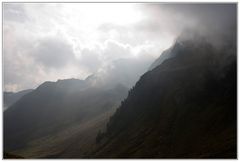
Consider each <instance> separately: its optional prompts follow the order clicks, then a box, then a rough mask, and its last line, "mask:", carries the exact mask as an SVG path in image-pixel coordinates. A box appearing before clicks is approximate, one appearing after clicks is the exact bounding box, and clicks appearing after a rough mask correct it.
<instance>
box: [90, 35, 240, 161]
mask: <svg viewBox="0 0 240 162" xmlns="http://www.w3.org/2000/svg"><path fill="white" fill-rule="evenodd" d="M154 67H155V68H154ZM236 67H237V66H236V45H235V44H231V43H230V44H226V45H225V46H224V47H222V48H221V49H216V48H215V47H213V46H211V45H210V44H209V43H207V41H205V40H204V39H202V38H199V39H194V40H188V41H187V40H182V41H180V40H177V42H176V44H175V45H174V46H173V47H171V48H170V49H169V50H167V51H165V52H164V53H163V54H162V55H161V56H160V58H159V59H157V60H156V62H155V63H154V64H153V65H152V66H151V68H150V69H152V70H151V71H149V72H147V73H145V74H144V75H143V76H142V77H141V78H140V80H139V81H138V82H137V83H136V85H135V87H134V88H133V89H131V90H130V92H129V94H128V97H127V98H126V99H125V100H124V101H123V102H122V103H121V106H120V107H119V108H118V109H117V111H116V113H115V114H114V115H113V116H112V117H111V118H110V121H109V122H108V124H107V130H106V131H105V132H103V133H100V134H98V137H97V138H96V142H97V143H98V144H97V145H98V146H97V148H96V149H95V151H93V152H91V153H89V154H88V156H86V157H93V156H94V157H97V158H236V149H237V144H236V141H237V140H236V138H237V127H236V124H237V123H236V122H237V108H236V94H237V91H236V84H237V83H236V81H237V77H236Z"/></svg>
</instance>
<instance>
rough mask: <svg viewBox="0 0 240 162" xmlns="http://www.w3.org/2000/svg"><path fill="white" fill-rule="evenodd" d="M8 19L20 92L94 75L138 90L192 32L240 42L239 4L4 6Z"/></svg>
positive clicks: (11, 65)
mask: <svg viewBox="0 0 240 162" xmlns="http://www.w3.org/2000/svg"><path fill="white" fill-rule="evenodd" d="M123 12H124V13H123ZM3 16H4V20H3V59H4V89H5V90H12V91H18V90H22V89H27V88H35V87H36V86H38V85H39V84H41V83H42V82H44V81H56V80H58V79H64V78H73V77H74V78H79V79H84V78H86V77H87V76H88V75H91V74H96V75H102V76H104V77H105V79H103V80H105V81H106V80H107V79H108V81H109V82H121V83H123V84H126V85H128V86H133V84H134V83H135V81H137V79H138V77H139V76H140V75H142V74H143V73H144V72H145V71H146V69H148V66H149V65H150V64H151V62H153V61H154V59H156V58H157V57H159V55H160V54H161V52H162V51H163V50H165V49H166V48H168V47H170V46H171V45H172V43H173V42H174V41H175V40H176V38H177V37H179V35H180V34H181V33H183V32H184V31H185V32H184V33H188V32H186V31H188V30H187V29H194V30H197V31H198V32H199V33H201V34H205V35H206V36H207V38H208V39H209V41H211V42H213V43H215V44H221V43H222V42H224V41H222V40H234V38H235V41H236V4H161V3H149V4H148V3H146V4H129V3H126V4H121V5H120V4H97V3H96V4H82V3H69V4H68V3H56V4H55V3H51V4H49V3H40V4H38V3H4V4H3ZM222 35H227V36H228V37H229V39H223V37H222ZM224 38H226V36H225V37H224ZM106 82H107V81H106Z"/></svg>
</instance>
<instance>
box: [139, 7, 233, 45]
mask: <svg viewBox="0 0 240 162" xmlns="http://www.w3.org/2000/svg"><path fill="white" fill-rule="evenodd" d="M142 7H143V8H144V9H146V11H147V12H148V13H149V15H150V16H149V17H150V18H149V19H146V20H145V21H143V22H142V23H140V24H139V26H138V29H139V30H147V31H150V32H155V31H158V30H162V29H163V30H164V29H165V32H169V33H175V34H181V33H183V32H184V33H185V34H187V32H188V31H190V30H192V31H195V32H198V33H199V34H201V35H203V36H204V37H206V38H208V39H209V40H210V41H211V42H212V43H214V44H216V43H222V42H221V41H222V40H223V41H224V39H223V38H222V37H225V38H226V37H232V38H233V39H234V36H236V22H237V21H236V19H237V5H236V4H233V3H232V4H211V3H207V4H203V3H200V4H196V3H192V4H159V5H156V4H149V5H143V6H142ZM230 39H231V38H230Z"/></svg>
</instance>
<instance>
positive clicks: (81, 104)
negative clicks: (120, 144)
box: [4, 79, 127, 157]
mask: <svg viewBox="0 0 240 162" xmlns="http://www.w3.org/2000/svg"><path fill="white" fill-rule="evenodd" d="M126 95H127V89H126V88H125V87H124V86H122V85H116V86H114V87H112V88H109V89H106V88H104V89H103V88H99V87H92V86H90V84H89V83H88V82H87V81H85V80H78V79H67V80H58V81H57V82H45V83H43V84H41V85H40V86H39V87H38V88H36V89H35V90H33V91H32V92H30V93H28V94H27V95H25V96H23V97H22V98H21V99H20V100H18V101H17V102H16V103H15V104H13V105H12V106H10V107H9V108H8V109H7V110H6V111H5V112H4V150H5V151H7V152H10V153H14V154H18V155H21V156H24V157H28V155H29V157H31V155H32V156H39V157H42V156H47V155H51V153H52V152H51V151H53V152H54V151H55V150H57V151H56V152H58V151H59V150H60V151H62V150H61V149H63V148H64V147H66V146H68V145H55V144H56V143H57V142H56V143H55V141H57V139H58V138H57V137H56V136H61V139H59V140H61V142H62V141H64V140H67V139H68V138H73V139H74V137H75V136H74V135H75V134H77V133H78V132H81V131H82V130H81V129H83V127H84V128H85V127H86V128H87V127H88V126H89V125H91V122H95V123H94V124H96V126H97V124H100V123H101V122H102V121H104V120H105V118H106V119H107V117H109V113H112V112H113V111H114V110H115V108H116V107H117V106H118V105H119V104H120V101H121V100H122V99H123V98H124V97H125V96H126ZM86 125H87V126H86ZM76 129H78V130H76ZM96 131H98V130H96ZM82 132H84V131H82ZM93 134H94V133H93ZM95 134H97V132H96V133H95ZM83 135H84V134H83ZM95 137H96V136H94V137H93V139H95ZM46 141H48V146H45V145H46V144H47V142H46ZM45 142H46V143H45ZM49 144H50V147H55V150H54V149H50V148H49ZM67 144H68V143H67ZM35 147H37V149H38V152H36V151H35V152H34V149H35ZM40 147H41V149H42V147H43V148H44V149H46V148H47V150H45V152H42V153H41V150H39V149H40ZM58 149H59V150H58ZM22 150H30V152H28V151H23V152H24V153H25V154H19V153H21V151H22ZM19 151H20V152H19ZM46 151H48V153H46ZM54 153H55V152H54Z"/></svg>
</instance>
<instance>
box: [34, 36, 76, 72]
mask: <svg viewBox="0 0 240 162" xmlns="http://www.w3.org/2000/svg"><path fill="white" fill-rule="evenodd" d="M32 55H33V57H34V59H35V61H36V62H38V63H40V64H42V65H43V66H44V67H46V68H64V67H65V66H66V65H67V64H68V63H71V62H73V60H74V57H75V56H74V53H73V49H72V46H71V45H70V44H68V42H66V41H65V40H64V39H62V38H58V37H52V38H44V39H42V40H39V41H38V42H37V44H36V47H35V48H34V50H33V52H32Z"/></svg>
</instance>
